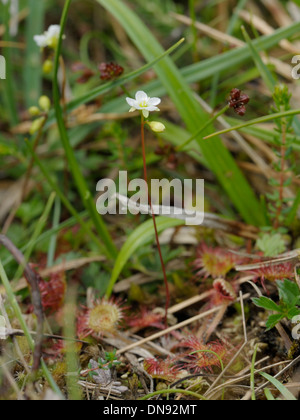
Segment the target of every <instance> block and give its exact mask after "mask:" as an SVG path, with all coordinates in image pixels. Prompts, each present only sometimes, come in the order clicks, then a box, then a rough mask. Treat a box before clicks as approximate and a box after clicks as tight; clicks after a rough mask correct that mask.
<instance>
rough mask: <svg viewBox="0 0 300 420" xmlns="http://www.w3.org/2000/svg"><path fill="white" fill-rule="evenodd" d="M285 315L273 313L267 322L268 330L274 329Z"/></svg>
mask: <svg viewBox="0 0 300 420" xmlns="http://www.w3.org/2000/svg"><path fill="white" fill-rule="evenodd" d="M284 317H285V316H284V315H283V314H278V315H271V316H270V317H269V319H268V321H267V322H266V328H267V331H270V330H272V329H273V328H274V327H275V326H276V325H277V324H278V322H280V321H281V320H282V319H283V318H284Z"/></svg>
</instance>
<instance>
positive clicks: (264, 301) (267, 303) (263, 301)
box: [252, 296, 284, 314]
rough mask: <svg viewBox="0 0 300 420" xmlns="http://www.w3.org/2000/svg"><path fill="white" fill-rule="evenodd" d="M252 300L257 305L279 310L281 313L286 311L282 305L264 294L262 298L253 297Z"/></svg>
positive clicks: (269, 309) (270, 309)
mask: <svg viewBox="0 0 300 420" xmlns="http://www.w3.org/2000/svg"><path fill="white" fill-rule="evenodd" d="M252 301H253V302H254V303H255V305H256V306H258V307H260V308H264V309H267V310H268V311H275V312H279V313H280V314H282V313H284V310H283V308H282V307H280V306H279V305H277V304H276V303H275V302H273V300H271V299H269V298H267V297H265V296H262V297H260V298H254V299H252Z"/></svg>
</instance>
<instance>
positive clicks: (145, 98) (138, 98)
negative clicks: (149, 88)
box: [135, 90, 149, 103]
mask: <svg viewBox="0 0 300 420" xmlns="http://www.w3.org/2000/svg"><path fill="white" fill-rule="evenodd" d="M135 99H136V101H137V102H139V103H140V102H144V101H148V99H149V98H148V95H147V93H145V92H144V91H142V90H139V91H138V92H137V93H136V95H135Z"/></svg>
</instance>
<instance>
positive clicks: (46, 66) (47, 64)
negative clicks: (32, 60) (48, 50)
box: [43, 60, 53, 74]
mask: <svg viewBox="0 0 300 420" xmlns="http://www.w3.org/2000/svg"><path fill="white" fill-rule="evenodd" d="M52 70H53V62H52V60H46V61H45V62H44V64H43V73H44V74H50V73H51V72H52Z"/></svg>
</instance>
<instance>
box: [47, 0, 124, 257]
mask: <svg viewBox="0 0 300 420" xmlns="http://www.w3.org/2000/svg"><path fill="white" fill-rule="evenodd" d="M71 2H72V0H66V2H65V6H64V9H63V13H62V18H61V23H60V26H61V33H60V37H59V41H58V45H57V49H56V54H55V65H54V76H53V102H54V108H55V115H56V120H57V125H58V129H59V133H60V138H61V142H62V145H63V147H64V150H65V153H66V158H67V161H68V164H69V167H70V170H71V173H72V175H73V178H74V181H75V184H76V187H77V190H78V192H79V194H80V196H81V199H82V201H83V203H84V205H85V207H86V209H87V210H88V212H89V214H90V217H91V220H93V223H94V225H95V228H96V230H97V234H98V235H99V237H100V238H101V240H102V242H103V243H104V245H105V248H106V254H107V255H108V256H109V257H110V258H111V259H114V258H116V256H117V253H118V251H117V248H116V247H115V245H114V243H113V241H112V238H111V236H110V234H109V232H108V230H107V227H106V225H105V223H104V221H103V220H102V218H101V216H100V215H99V214H98V212H97V209H96V204H95V202H94V199H93V197H92V195H91V192H90V191H89V190H88V188H87V185H86V181H85V179H84V177H83V175H82V173H81V168H80V166H79V165H78V162H77V160H76V157H75V154H74V151H73V149H72V146H71V144H70V140H69V136H68V132H67V129H66V126H65V123H64V115H63V111H62V107H61V104H60V99H61V98H60V92H59V82H58V70H59V65H60V56H61V49H62V37H63V34H64V30H65V26H66V21H67V16H68V11H69V8H70V5H71Z"/></svg>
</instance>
